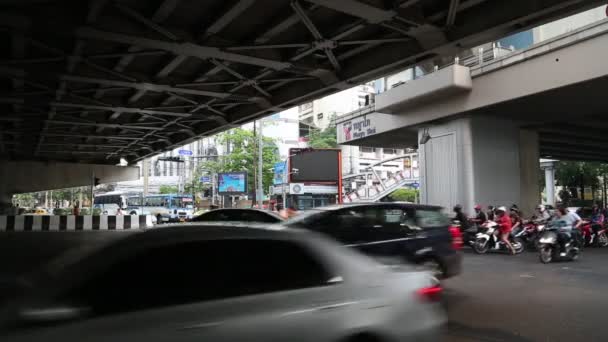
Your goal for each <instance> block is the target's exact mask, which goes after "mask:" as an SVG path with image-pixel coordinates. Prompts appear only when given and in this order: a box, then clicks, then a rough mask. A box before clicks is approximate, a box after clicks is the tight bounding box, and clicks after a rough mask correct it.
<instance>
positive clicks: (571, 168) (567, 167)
mask: <svg viewBox="0 0 608 342" xmlns="http://www.w3.org/2000/svg"><path fill="white" fill-rule="evenodd" d="M603 168H605V166H603V165H602V164H600V163H597V162H573V161H559V162H557V163H556V168H555V179H556V182H557V185H561V186H563V187H564V188H566V190H567V191H569V192H570V194H569V195H570V196H568V195H567V194H566V197H569V198H570V197H573V198H581V196H580V194H582V193H583V192H584V187H591V188H592V189H597V188H598V187H599V185H600V182H599V176H600V172H601V170H603Z"/></svg>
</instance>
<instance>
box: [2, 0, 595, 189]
mask: <svg viewBox="0 0 608 342" xmlns="http://www.w3.org/2000/svg"><path fill="white" fill-rule="evenodd" d="M601 3H603V1H581V0H533V1H531V0H513V1H511V2H510V3H509V6H506V7H505V6H504V4H502V3H497V2H495V1H484V0H468V1H458V0H451V1H439V0H407V1H381V0H366V1H355V0H340V1H329V0H307V1H269V0H235V1H224V0H209V1H191V0H163V1H160V0H159V1H136V0H120V1H106V0H90V1H81V0H66V1H53V0H2V1H0V19H1V20H0V37H1V38H0V39H2V44H3V45H4V46H5V47H6V48H5V49H2V51H3V52H2V56H1V57H0V58H1V60H0V79H2V83H1V85H0V87H2V95H1V96H0V110H1V115H0V158H1V159H2V160H11V161H14V162H16V163H21V162H22V161H30V160H34V161H44V162H66V163H72V165H74V164H82V163H86V164H92V165H99V164H109V165H116V164H117V163H118V161H119V160H120V158H124V159H125V160H127V161H128V162H129V163H133V162H136V161H139V160H142V159H144V158H146V157H149V156H151V155H154V154H156V153H159V152H162V151H166V150H170V149H173V148H174V147H176V146H179V145H181V144H184V143H188V142H190V141H193V140H195V139H198V138H200V137H202V136H206V135H211V134H214V133H216V132H219V131H222V130H225V129H228V128H230V127H234V125H239V124H242V123H244V122H247V121H251V120H253V119H256V118H259V117H263V116H265V115H268V114H271V113H274V112H276V111H279V110H282V109H284V108H288V107H291V106H294V105H297V104H299V103H302V102H305V101H309V100H310V99H313V98H316V97H319V96H323V95H326V94H329V93H332V92H336V91H338V90H340V89H345V88H348V87H351V86H353V85H356V84H360V83H362V82H365V81H368V80H372V79H374V78H376V77H378V76H380V75H384V74H387V73H390V72H391V71H394V70H398V69H401V68H404V67H406V66H409V65H411V64H413V63H416V62H418V61H420V60H427V59H441V58H443V57H444V56H447V55H451V54H452V53H454V52H456V51H459V50H461V49H463V48H468V47H472V46H476V45H478V44H480V43H483V42H487V41H491V40H493V39H495V38H498V37H500V36H504V35H506V34H508V33H511V32H514V31H519V30H523V29H526V28H529V27H533V26H536V25H539V24H541V23H544V22H547V21H551V20H555V19H557V18H560V17H564V16H566V15H569V14H572V13H575V12H579V11H582V10H585V9H588V8H592V7H594V6H597V5H599V4H601ZM61 165H63V167H66V168H67V167H68V166H67V165H66V164H61ZM23 167H24V168H25V167H27V166H26V164H23ZM22 170H23V168H22ZM121 171H123V170H121V169H117V170H116V172H118V173H120V172H121ZM41 177H44V175H42V176H41ZM87 179H88V177H83V178H79V179H78V183H79V184H82V185H86V184H88V183H89V182H88V180H87ZM122 179H123V180H128V179H130V178H129V177H128V176H127V175H124V176H123V177H122ZM2 181H3V182H6V180H2ZM102 181H103V180H102ZM45 186H46V187H48V188H50V187H51V186H55V185H54V183H53V184H50V183H49V184H46V185H45ZM62 186H71V184H70V185H68V183H67V182H66V183H65V184H63V185H62ZM14 188H16V189H20V188H23V187H22V186H21V185H19V184H17V185H16V186H14ZM3 189H6V187H4V188H3ZM3 191H7V190H3ZM7 196H8V194H7V193H4V194H2V195H1V196H0V197H4V198H6V197H7Z"/></svg>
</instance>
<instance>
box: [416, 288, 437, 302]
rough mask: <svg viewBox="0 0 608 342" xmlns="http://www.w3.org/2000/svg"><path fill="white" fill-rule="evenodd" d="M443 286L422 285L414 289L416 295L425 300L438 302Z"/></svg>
mask: <svg viewBox="0 0 608 342" xmlns="http://www.w3.org/2000/svg"><path fill="white" fill-rule="evenodd" d="M442 292H443V288H441V286H439V285H434V286H429V287H423V288H421V289H419V290H418V291H416V295H417V296H418V297H419V298H420V299H422V300H423V301H425V302H439V301H440V300H441V293H442Z"/></svg>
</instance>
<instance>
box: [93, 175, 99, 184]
mask: <svg viewBox="0 0 608 342" xmlns="http://www.w3.org/2000/svg"><path fill="white" fill-rule="evenodd" d="M98 185H99V178H97V177H95V178H93V186H98Z"/></svg>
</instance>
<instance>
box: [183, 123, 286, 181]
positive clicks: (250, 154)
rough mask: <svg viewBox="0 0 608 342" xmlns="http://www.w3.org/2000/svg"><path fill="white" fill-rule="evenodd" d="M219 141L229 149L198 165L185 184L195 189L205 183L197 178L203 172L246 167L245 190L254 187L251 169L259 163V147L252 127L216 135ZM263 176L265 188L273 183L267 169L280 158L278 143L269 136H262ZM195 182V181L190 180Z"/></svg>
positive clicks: (252, 170)
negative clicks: (216, 157)
mask: <svg viewBox="0 0 608 342" xmlns="http://www.w3.org/2000/svg"><path fill="white" fill-rule="evenodd" d="M218 142H219V143H220V144H224V145H227V146H229V147H230V153H228V154H227V155H224V156H220V157H219V158H218V159H217V160H210V161H207V162H205V163H202V164H201V165H199V167H198V168H197V170H196V172H195V177H194V180H193V182H192V183H191V184H189V185H188V186H187V187H186V188H187V189H190V190H195V191H201V190H203V189H205V188H206V187H209V186H208V185H203V184H201V183H200V182H198V179H199V178H200V177H201V176H202V175H212V174H217V173H220V172H235V171H247V184H248V190H249V191H254V190H255V188H256V184H254V177H253V175H254V173H255V172H257V166H258V148H257V144H258V142H257V139H256V136H255V135H254V134H253V132H252V131H250V130H246V129H242V128H235V129H231V130H229V131H227V132H224V133H222V134H220V136H219V138H218ZM262 146H263V150H262V161H263V167H262V171H263V177H262V182H263V185H264V191H267V189H268V188H269V186H270V185H271V184H272V177H273V173H272V171H270V169H272V168H273V167H274V164H275V163H276V162H278V161H279V156H278V147H277V145H276V143H275V141H274V139H272V138H267V137H264V138H263V145H262ZM193 183H197V184H193Z"/></svg>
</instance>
